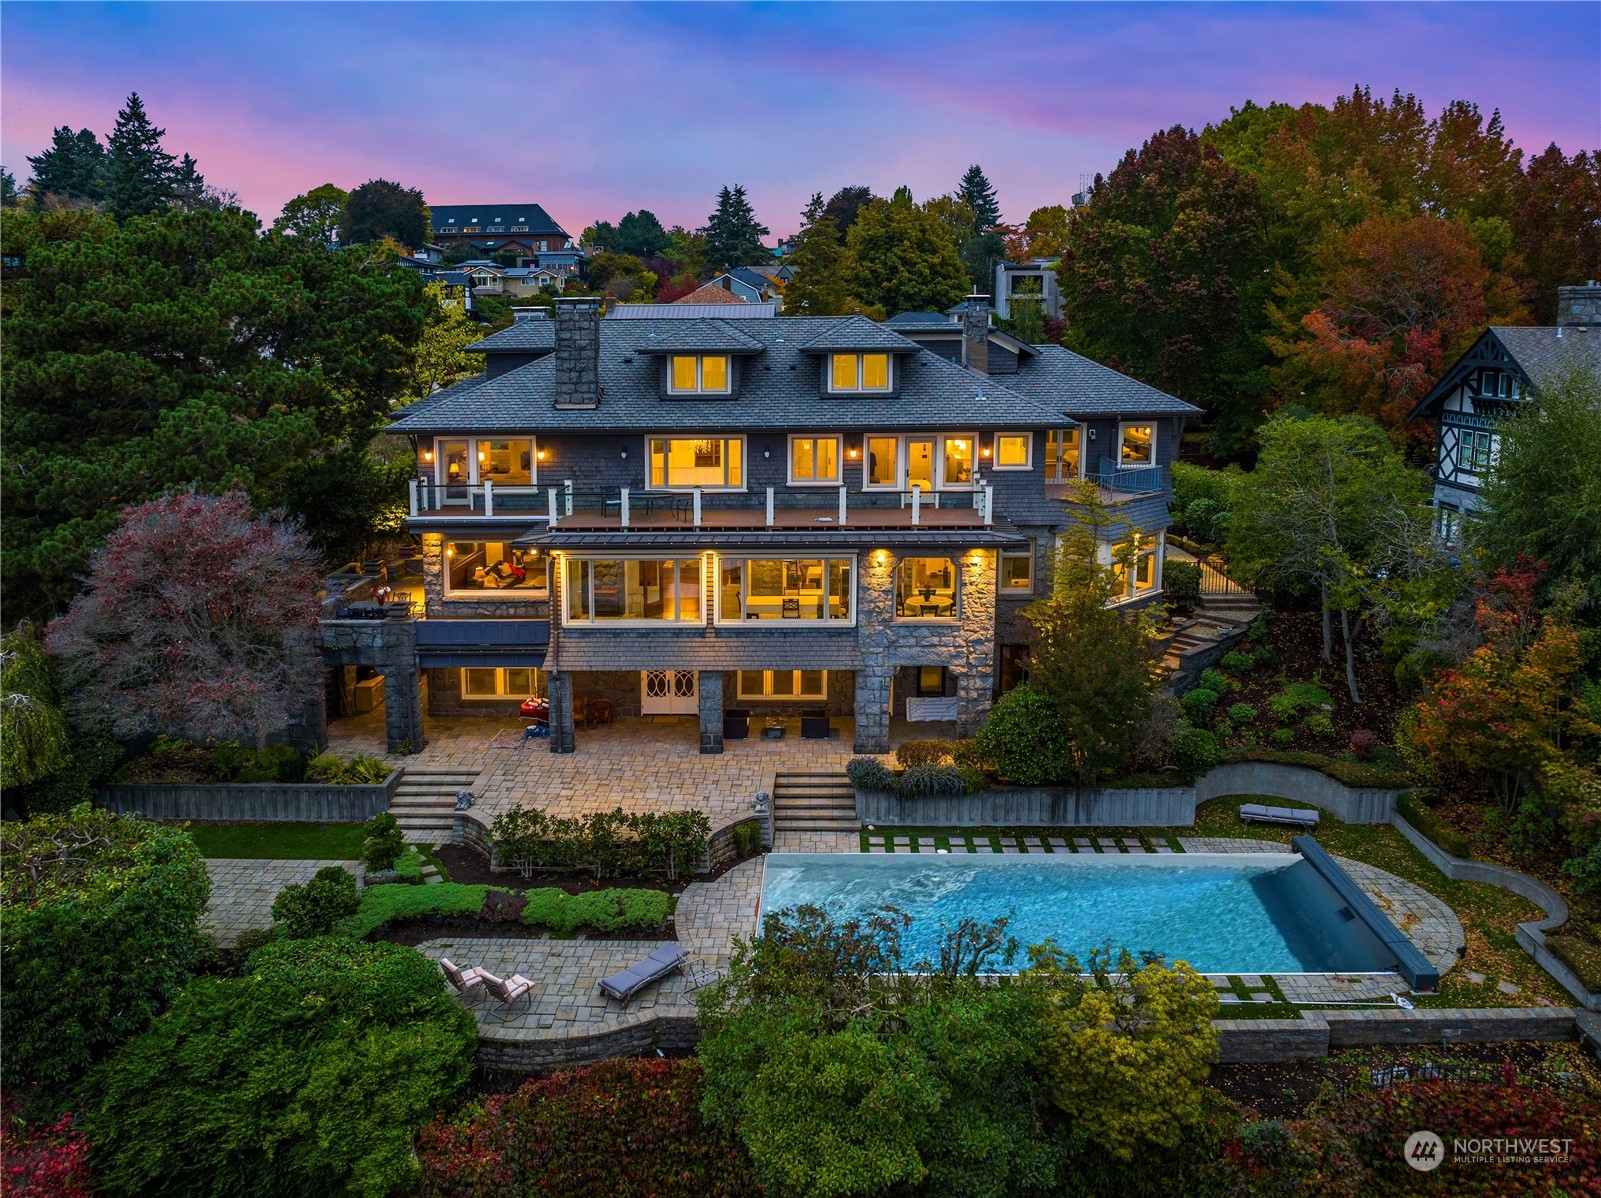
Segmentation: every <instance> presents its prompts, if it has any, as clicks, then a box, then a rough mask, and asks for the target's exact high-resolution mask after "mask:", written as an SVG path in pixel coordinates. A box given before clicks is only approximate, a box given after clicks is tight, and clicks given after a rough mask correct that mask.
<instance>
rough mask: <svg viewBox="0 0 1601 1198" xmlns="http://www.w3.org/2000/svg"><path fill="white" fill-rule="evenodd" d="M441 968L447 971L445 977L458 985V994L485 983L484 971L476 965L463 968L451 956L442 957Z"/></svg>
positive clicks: (454, 984)
mask: <svg viewBox="0 0 1601 1198" xmlns="http://www.w3.org/2000/svg"><path fill="white" fill-rule="evenodd" d="M439 968H440V969H443V970H444V971H445V977H447V978H449V979H450V984H451V985H452V986H454V987H456V993H457V994H466V993H467V991H469V990H471V989H473V988H474V987H476V986H480V985H482V984H483V980H484V976H485V974H484V971H483V970H482V969H479V968H478V967H477V966H476V965H474V966H472V967H471V968H470V969H463V968H461V966H459V965H456V964H453V963H452V962H451V960H450V958H449V957H440V958H439Z"/></svg>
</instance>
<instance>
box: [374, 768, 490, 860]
mask: <svg viewBox="0 0 1601 1198" xmlns="http://www.w3.org/2000/svg"><path fill="white" fill-rule="evenodd" d="M477 780H478V771H477V770H448V769H432V770H429V769H407V770H406V772H405V773H403V774H402V775H401V776H400V785H399V786H397V787H396V788H395V797H394V798H392V799H391V800H389V814H390V815H392V816H394V817H395V822H396V823H397V824H399V825H400V830H401V831H402V832H404V833H405V834H406V843H407V844H424V845H435V844H443V843H445V842H446V841H448V840H449V839H450V832H451V828H452V826H453V825H454V824H455V811H456V792H457V791H458V790H471V789H472V786H473V783H474V782H476V781H477Z"/></svg>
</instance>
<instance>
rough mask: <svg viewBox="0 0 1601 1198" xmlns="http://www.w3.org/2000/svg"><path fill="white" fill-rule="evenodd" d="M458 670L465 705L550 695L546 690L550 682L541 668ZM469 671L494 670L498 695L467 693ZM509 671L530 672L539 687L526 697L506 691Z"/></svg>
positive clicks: (476, 667) (514, 667) (497, 667)
mask: <svg viewBox="0 0 1601 1198" xmlns="http://www.w3.org/2000/svg"><path fill="white" fill-rule="evenodd" d="M458 668H459V669H460V671H461V673H460V675H459V676H458V678H457V686H458V687H459V688H460V691H461V700H462V702H463V703H504V702H506V701H507V700H508V699H537V698H539V697H540V696H542V695H544V694H548V693H549V692H548V690H547V689H546V688H547V687H548V685H549V680H548V679H547V678H546V677H545V671H544V670H543V669H542V668H541V667H539V666H460V667H458ZM468 670H494V671H495V688H496V693H495V694H493V695H469V694H468V693H467V671H468ZM507 670H528V671H530V672H531V673H533V674H534V675H537V679H536V682H537V685H536V688H535V689H534V691H533V692H532V693H531V694H526V695H525V694H522V693H520V692H516V691H508V690H507V689H506V671H507Z"/></svg>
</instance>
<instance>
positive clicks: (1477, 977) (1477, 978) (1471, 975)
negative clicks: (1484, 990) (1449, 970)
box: [1468, 969, 1490, 986]
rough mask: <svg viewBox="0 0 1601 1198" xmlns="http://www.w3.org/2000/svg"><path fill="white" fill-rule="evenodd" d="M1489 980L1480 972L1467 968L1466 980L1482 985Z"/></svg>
mask: <svg viewBox="0 0 1601 1198" xmlns="http://www.w3.org/2000/svg"><path fill="white" fill-rule="evenodd" d="M1489 980H1490V979H1489V978H1487V977H1485V976H1484V975H1483V974H1482V973H1475V972H1473V970H1471V969H1470V970H1468V981H1470V982H1472V983H1473V984H1474V985H1475V986H1478V985H1482V984H1483V983H1485V982H1487V981H1489Z"/></svg>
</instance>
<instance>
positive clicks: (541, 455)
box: [539, 449, 545, 462]
mask: <svg viewBox="0 0 1601 1198" xmlns="http://www.w3.org/2000/svg"><path fill="white" fill-rule="evenodd" d="M539 460H540V461H541V462H543V461H544V460H545V450H543V449H541V450H540V451H539Z"/></svg>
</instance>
